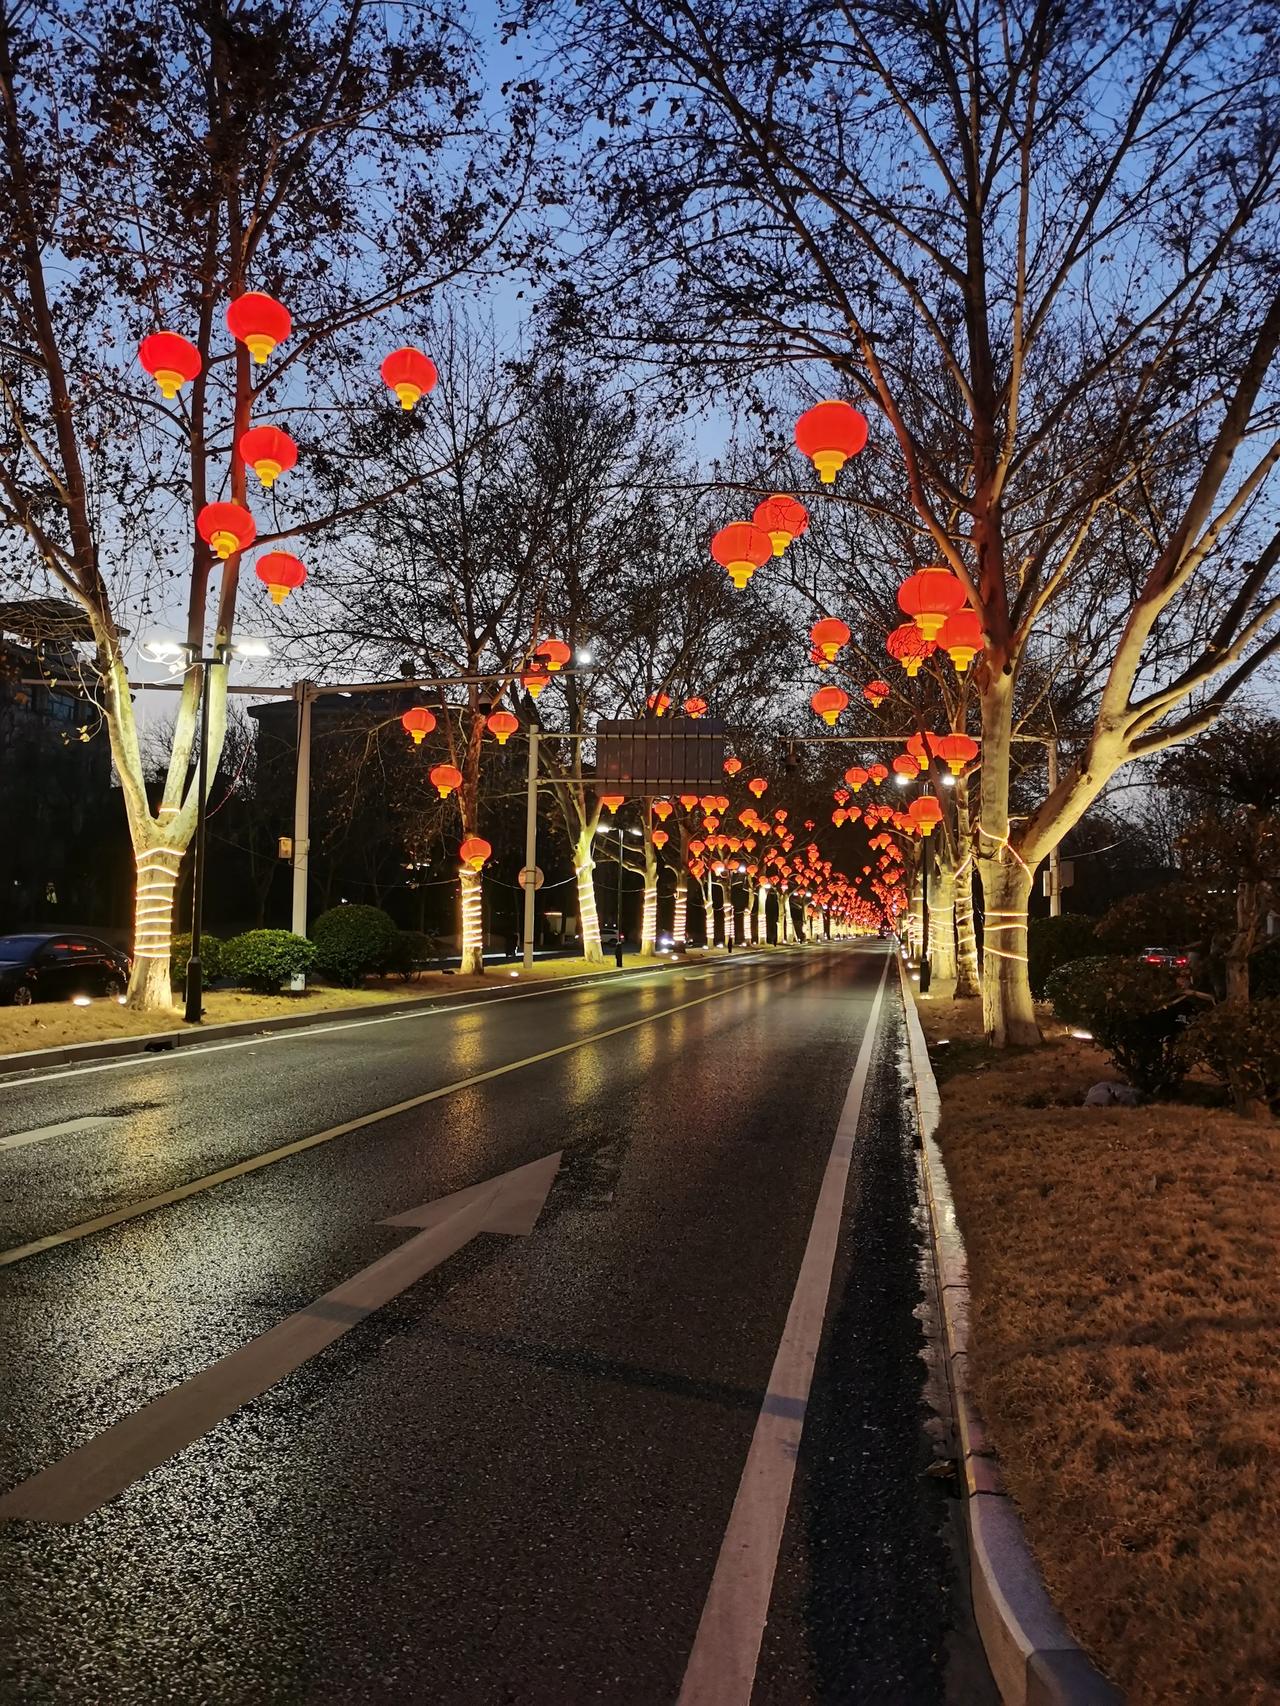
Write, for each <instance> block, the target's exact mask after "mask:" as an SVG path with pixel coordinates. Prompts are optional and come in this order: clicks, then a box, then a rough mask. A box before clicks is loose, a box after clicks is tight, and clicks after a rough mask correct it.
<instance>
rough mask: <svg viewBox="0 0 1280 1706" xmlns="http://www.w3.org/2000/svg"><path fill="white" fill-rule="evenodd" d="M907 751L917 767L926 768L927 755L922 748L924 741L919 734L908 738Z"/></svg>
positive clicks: (927, 764)
mask: <svg viewBox="0 0 1280 1706" xmlns="http://www.w3.org/2000/svg"><path fill="white" fill-rule="evenodd" d="M907 751H908V752H909V753H910V754H911V756H912V758H914V759H915V761H916V767H917V769H919V770H927V769H928V768H929V757H928V754H927V753H926V752H925V750H924V742H923V741H922V740H921V739H920V736H919V735H912V736H911V738H910V740H908V742H907Z"/></svg>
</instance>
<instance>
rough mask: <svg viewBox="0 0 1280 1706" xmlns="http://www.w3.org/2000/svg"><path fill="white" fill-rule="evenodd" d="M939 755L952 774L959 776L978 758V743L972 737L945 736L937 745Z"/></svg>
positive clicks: (960, 735)
mask: <svg viewBox="0 0 1280 1706" xmlns="http://www.w3.org/2000/svg"><path fill="white" fill-rule="evenodd" d="M937 754H938V757H939V758H940V759H941V760H942V762H943V763H944V764H945V765H946V766H947V768H948V770H950V772H951V774H952V775H953V776H958V775H959V774H960V772H961V771H962V770H963V769H964V767H965V765H966V764H971V763H972V762H973V760H974V759H975V758H976V757H977V756H978V743H977V741H976V740H974V738H973V736H972V735H962V734H955V735H943V736H942V738H941V739H940V740H939V741H938V743H937Z"/></svg>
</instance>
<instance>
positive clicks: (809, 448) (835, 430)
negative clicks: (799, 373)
mask: <svg viewBox="0 0 1280 1706" xmlns="http://www.w3.org/2000/svg"><path fill="white" fill-rule="evenodd" d="M866 442H867V423H866V421H865V420H864V418H863V417H862V416H861V415H860V414H859V413H858V411H857V410H856V409H855V408H854V407H853V406H852V405H851V404H849V403H817V404H815V405H814V407H813V408H812V409H806V411H805V412H804V414H802V415H801V417H800V419H799V420H798V421H797V422H796V448H797V449H798V450H799V451H800V452H801V454H802V455H805V456H807V457H808V458H809V460H810V462H812V463H813V465H814V467H815V468H816V469H817V471H818V478H819V479H820V480H821V481H822V484H823V485H824V486H830V485H832V484H833V483H834V481H835V477H836V475H837V474H838V473H839V472H840V470H841V469H842V468H843V467H844V465H845V463H846V462H847V461H848V460H849V458H850V457H851V456H856V455H857V454H858V452H859V451H860V450H861V449H862V447H863V445H864V444H865V443H866Z"/></svg>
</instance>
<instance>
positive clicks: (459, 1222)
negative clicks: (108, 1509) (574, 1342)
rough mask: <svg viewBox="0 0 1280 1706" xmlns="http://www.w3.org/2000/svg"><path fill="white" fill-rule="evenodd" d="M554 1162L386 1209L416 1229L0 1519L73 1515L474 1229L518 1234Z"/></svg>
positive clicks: (322, 1342)
mask: <svg viewBox="0 0 1280 1706" xmlns="http://www.w3.org/2000/svg"><path fill="white" fill-rule="evenodd" d="M559 1168H560V1152H559V1151H557V1153H556V1154H554V1155H544V1156H543V1157H542V1159H541V1160H539V1161H531V1162H529V1163H528V1164H527V1165H526V1166H523V1167H516V1168H513V1169H512V1171H511V1172H509V1173H502V1174H499V1176H498V1177H497V1178H496V1179H486V1180H485V1181H484V1183H483V1184H480V1185H471V1186H469V1187H468V1188H467V1189H466V1190H463V1191H457V1192H455V1193H454V1194H453V1195H452V1196H447V1197H442V1198H440V1199H439V1201H437V1202H433V1203H424V1204H422V1206H421V1207H419V1208H415V1209H410V1210H409V1211H408V1213H406V1214H399V1215H396V1216H395V1217H394V1218H392V1219H390V1220H385V1221H383V1222H382V1223H381V1224H382V1225H384V1226H417V1227H420V1228H421V1229H422V1230H420V1231H419V1233H418V1235H417V1237H416V1238H411V1239H410V1240H409V1242H408V1243H407V1244H402V1245H401V1246H400V1247H399V1249H396V1250H392V1251H390V1252H389V1253H388V1254H387V1255H385V1256H382V1257H380V1258H379V1259H378V1261H376V1262H373V1263H371V1264H370V1265H369V1266H368V1267H367V1268H362V1269H361V1271H360V1272H359V1273H358V1274H353V1275H352V1277H351V1278H350V1279H348V1280H344V1281H343V1283H342V1284H341V1285H339V1286H335V1287H334V1289H333V1290H332V1291H327V1292H326V1293H325V1294H324V1296H323V1297H320V1298H317V1299H316V1301H315V1302H314V1303H312V1304H309V1305H308V1306H307V1308H306V1309H300V1310H298V1312H297V1314H295V1315H290V1316H288V1317H286V1319H285V1320H283V1321H281V1322H279V1323H277V1325H276V1326H274V1327H271V1328H269V1329H268V1330H267V1331H266V1332H265V1333H262V1334H260V1335H259V1336H258V1337H257V1338H256V1339H251V1340H250V1341H249V1343H248V1344H247V1345H241V1347H240V1348H239V1350H235V1351H232V1352H231V1353H230V1355H229V1356H225V1357H222V1358H221V1359H220V1360H219V1361H218V1362H215V1363H212V1364H210V1366H209V1367H208V1368H205V1369H202V1370H201V1371H200V1373H199V1374H195V1375H192V1377H191V1379H190V1380H185V1381H183V1383H182V1385H181V1386H175V1387H173V1388H172V1390H171V1391H168V1392H165V1393H163V1394H162V1395H161V1396H160V1397H159V1398H155V1399H153V1400H152V1401H151V1403H149V1404H146V1405H144V1406H143V1408H142V1409H141V1410H135V1411H134V1412H133V1413H132V1415H128V1416H125V1417H123V1418H122V1419H121V1420H120V1421H118V1422H116V1423H115V1424H114V1426H112V1427H109V1428H108V1429H107V1430H106V1431H105V1432H104V1433H100V1434H98V1435H97V1436H96V1437H95V1438H94V1439H91V1440H89V1441H88V1442H87V1443H86V1444H85V1445H82V1446H81V1447H80V1448H79V1449H78V1450H76V1451H73V1452H71V1453H69V1455H68V1456H66V1457H64V1458H62V1459H60V1460H59V1461H58V1462H57V1463H53V1464H50V1466H49V1467H48V1468H47V1469H42V1470H41V1471H40V1472H39V1474H36V1475H33V1476H32V1477H31V1478H30V1479H29V1480H27V1481H23V1482H21V1483H20V1484H19V1485H18V1486H16V1487H15V1488H14V1489H13V1491H12V1492H10V1493H6V1494H5V1496H4V1497H3V1498H0V1520H5V1521H14V1520H26V1521H28V1522H64V1523H66V1522H78V1521H79V1520H80V1519H81V1518H82V1517H86V1516H88V1515H89V1514H90V1512H92V1511H96V1510H98V1509H100V1508H101V1507H102V1506H103V1505H105V1504H107V1503H108V1502H109V1501H110V1500H111V1499H114V1498H115V1497H116V1495H117V1494H119V1493H122V1492H123V1491H124V1490H125V1488H126V1487H129V1486H132V1484H133V1483H134V1482H135V1481H138V1480H140V1479H141V1478H142V1476H144V1475H146V1474H149V1473H150V1471H151V1470H152V1469H155V1468H156V1467H157V1466H158V1465H159V1464H161V1463H166V1462H168V1460H169V1459H170V1458H171V1457H174V1456H176V1455H177V1453H178V1452H180V1451H181V1450H183V1448H184V1447H186V1446H188V1445H190V1444H191V1443H192V1442H193V1441H194V1440H197V1439H199V1438H201V1436H202V1435H204V1434H206V1433H208V1432H209V1430H210V1429H211V1428H214V1427H216V1426H217V1425H218V1423H219V1422H222V1421H225V1420H226V1418H227V1417H228V1416H230V1415H233V1414H234V1413H235V1412H236V1411H237V1410H238V1409H240V1407H241V1406H242V1405H244V1404H247V1403H249V1401H250V1400H251V1399H253V1398H259V1397H261V1396H262V1394H263V1393H264V1392H266V1391H268V1390H269V1389H270V1388H271V1387H272V1386H274V1385H276V1384H277V1382H278V1381H281V1380H283V1379H284V1377H285V1376H286V1375H287V1374H292V1373H293V1371H294V1369H296V1368H300V1367H301V1366H302V1364H303V1363H304V1362H306V1361H308V1360H309V1358H311V1357H313V1356H315V1355H316V1354H317V1353H318V1352H319V1351H322V1350H324V1349H325V1347H326V1346H327V1345H331V1344H333V1342H334V1341H335V1340H336V1339H340V1338H341V1337H342V1336H343V1334H344V1333H348V1332H350V1330H351V1328H352V1327H354V1326H355V1325H356V1323H357V1322H359V1321H363V1320H364V1319H365V1318H366V1317H367V1316H369V1315H372V1314H373V1313H374V1311H375V1310H377V1309H381V1308H382V1307H383V1305H384V1304H387V1303H389V1302H390V1301H391V1299H392V1298H393V1297H397V1296H398V1295H399V1294H400V1293H401V1292H402V1291H404V1290H405V1289H406V1288H407V1287H408V1286H411V1285H412V1284H413V1283H414V1281H415V1280H420V1279H421V1278H422V1277H423V1275H424V1274H428V1273H430V1272H431V1270H432V1268H436V1267H439V1265H440V1263H441V1262H443V1261H445V1260H446V1259H447V1258H448V1257H450V1256H452V1255H454V1254H455V1253H456V1252H457V1251H459V1250H460V1249H461V1248H462V1247H463V1245H464V1244H468V1243H470V1241H471V1240H472V1239H473V1238H474V1237H476V1236H477V1234H478V1233H481V1232H500V1233H508V1234H511V1235H512V1236H516V1237H522V1236H527V1235H528V1234H529V1233H530V1232H532V1231H533V1229H534V1226H535V1225H536V1224H537V1220H538V1216H539V1214H541V1212H542V1207H543V1204H544V1203H545V1202H546V1199H547V1192H548V1191H549V1190H550V1189H551V1185H552V1181H553V1180H554V1179H555V1176H556V1173H557V1172H558V1171H559Z"/></svg>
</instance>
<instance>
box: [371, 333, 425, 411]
mask: <svg viewBox="0 0 1280 1706" xmlns="http://www.w3.org/2000/svg"><path fill="white" fill-rule="evenodd" d="M378 372H379V373H380V374H381V375H382V383H383V384H384V385H385V386H386V387H387V389H388V390H389V391H394V392H395V394H396V396H397V397H398V398H399V399H400V407H401V408H402V409H411V408H412V407H413V405H414V404H415V403H416V402H417V401H418V399H419V397H425V396H426V395H427V394H428V392H430V391H434V390H435V388H436V380H437V379H438V378H439V377H440V375H439V374H438V373H437V372H436V364H435V362H434V361H432V360H431V358H430V356H425V355H423V353H422V351H421V350H420V349H413V348H412V347H411V346H410V345H408V344H406V345H405V346H404V348H403V349H393V350H392V352H391V354H390V355H388V356H384V357H383V362H382V366H381V367H380V368H379V369H378Z"/></svg>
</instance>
